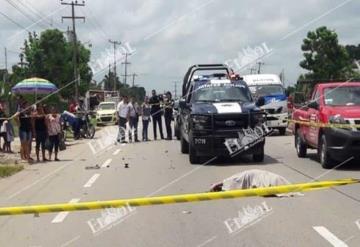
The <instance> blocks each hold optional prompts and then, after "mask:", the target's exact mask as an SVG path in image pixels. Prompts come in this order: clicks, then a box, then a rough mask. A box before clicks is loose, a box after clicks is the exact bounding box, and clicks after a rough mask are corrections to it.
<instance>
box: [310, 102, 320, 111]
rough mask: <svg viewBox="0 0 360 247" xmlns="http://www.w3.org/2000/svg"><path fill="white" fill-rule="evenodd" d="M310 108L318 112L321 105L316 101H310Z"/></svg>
mask: <svg viewBox="0 0 360 247" xmlns="http://www.w3.org/2000/svg"><path fill="white" fill-rule="evenodd" d="M308 107H309V108H312V109H316V110H317V109H319V104H318V103H317V102H316V101H310V102H309V103H308Z"/></svg>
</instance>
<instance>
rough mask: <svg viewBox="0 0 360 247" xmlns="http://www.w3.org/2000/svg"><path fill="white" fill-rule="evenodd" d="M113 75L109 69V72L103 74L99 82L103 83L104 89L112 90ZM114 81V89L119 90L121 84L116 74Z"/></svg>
mask: <svg viewBox="0 0 360 247" xmlns="http://www.w3.org/2000/svg"><path fill="white" fill-rule="evenodd" d="M114 77H115V74H114V72H112V71H109V73H108V74H106V75H105V76H104V79H103V80H102V81H101V83H102V84H103V85H104V90H107V91H112V90H114V79H115V78H114ZM115 83H116V86H115V90H119V89H120V87H121V86H122V85H121V82H120V80H119V77H118V76H116V80H115Z"/></svg>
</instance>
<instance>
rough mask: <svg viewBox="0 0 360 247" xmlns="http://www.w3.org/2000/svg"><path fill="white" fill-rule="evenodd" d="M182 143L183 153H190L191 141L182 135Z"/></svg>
mask: <svg viewBox="0 0 360 247" xmlns="http://www.w3.org/2000/svg"><path fill="white" fill-rule="evenodd" d="M180 143H181V153H183V154H187V153H189V143H187V141H186V140H185V139H184V137H183V136H182V135H181V136H180Z"/></svg>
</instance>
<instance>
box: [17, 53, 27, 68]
mask: <svg viewBox="0 0 360 247" xmlns="http://www.w3.org/2000/svg"><path fill="white" fill-rule="evenodd" d="M19 57H20V63H18V64H20V68H22V69H23V68H24V65H26V63H25V62H24V53H20V55H19Z"/></svg>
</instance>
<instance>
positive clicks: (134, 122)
mask: <svg viewBox="0 0 360 247" xmlns="http://www.w3.org/2000/svg"><path fill="white" fill-rule="evenodd" d="M129 108H130V113H129V116H130V118H129V127H130V128H129V141H130V142H132V140H133V138H132V131H134V141H135V142H139V139H138V122H139V105H138V103H137V102H136V101H135V99H134V97H131V100H130V103H129Z"/></svg>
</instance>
